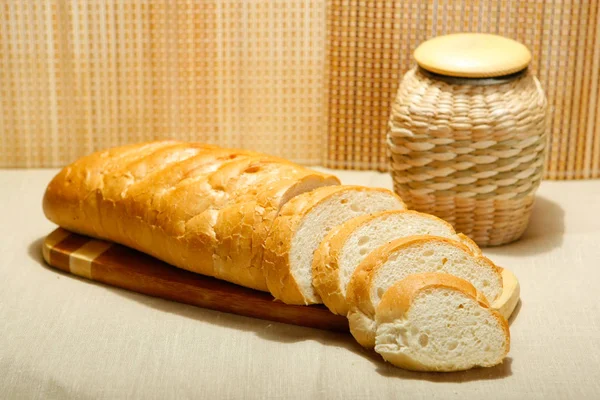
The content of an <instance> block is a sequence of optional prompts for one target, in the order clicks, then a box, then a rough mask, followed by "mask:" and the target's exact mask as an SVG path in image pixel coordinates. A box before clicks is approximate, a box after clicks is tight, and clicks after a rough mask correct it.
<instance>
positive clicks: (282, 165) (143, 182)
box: [44, 141, 331, 290]
mask: <svg viewBox="0 0 600 400" xmlns="http://www.w3.org/2000/svg"><path fill="white" fill-rule="evenodd" d="M263 169H264V171H265V172H261V171H262V170H263ZM279 169H280V170H281V171H279ZM279 172H280V175H279V177H280V178H282V179H283V178H285V177H288V178H289V182H292V181H294V180H296V181H300V180H301V177H306V176H314V177H315V178H321V179H327V178H331V177H330V176H328V175H325V174H321V173H318V172H314V171H310V170H307V169H306V168H303V167H300V166H297V165H294V164H292V163H290V162H288V161H285V160H282V159H278V158H276V157H271V156H267V155H262V154H259V153H254V152H251V151H245V150H236V149H220V148H217V147H215V146H211V145H204V144H188V143H181V142H174V141H164V142H152V143H144V144H138V145H131V146H124V147H121V148H116V149H110V150H106V151H103V152H98V153H94V154H92V155H90V156H87V157H84V158H82V159H80V160H78V161H76V162H75V163H73V164H71V165H70V166H67V167H66V168H64V169H63V170H62V171H61V172H59V174H58V175H57V176H56V177H55V178H54V179H53V180H52V182H50V184H49V185H48V188H47V190H46V194H45V196H44V212H45V213H46V215H47V217H48V218H49V219H50V220H52V221H53V222H55V223H57V224H59V225H61V226H63V227H64V228H66V229H69V230H72V231H75V232H78V233H82V234H85V235H89V236H94V237H99V238H103V239H108V240H111V241H115V242H118V243H122V244H125V245H127V246H129V247H132V248H135V249H138V250H140V251H143V252H146V253H148V254H151V255H153V256H155V257H157V258H160V259H163V260H165V261H167V262H169V263H171V264H173V265H176V266H178V267H181V268H184V269H188V270H190V271H193V272H199V273H203V274H206V275H213V276H214V274H215V270H214V268H213V256H214V255H215V252H216V250H217V237H216V234H215V225H216V224H217V223H219V218H218V217H219V212H218V211H219V210H220V209H222V208H223V207H225V206H227V205H231V204H235V203H236V202H238V200H241V202H240V204H244V201H245V200H247V199H249V198H252V196H254V197H256V194H257V193H260V192H261V191H263V189H264V188H265V187H266V186H265V184H266V183H267V182H272V181H274V180H275V179H276V177H277V176H278V173H279ZM259 176H260V178H259ZM267 176H268V177H269V178H268V179H267V178H265V177H267ZM289 186H293V183H290V184H289ZM244 199H245V200H244ZM275 202H276V201H275ZM241 245H242V244H240V245H239V246H241ZM224 246H225V247H224V249H225V250H224V251H227V249H230V247H227V246H229V244H228V243H224ZM239 246H236V248H239ZM232 250H234V249H232ZM259 270H260V268H259ZM233 276H235V277H236V283H239V284H242V285H247V286H250V287H255V286H256V285H255V284H254V281H253V279H254V277H255V276H258V275H256V274H247V275H245V277H243V278H242V279H237V275H233ZM231 277H232V275H231V274H230V275H228V276H227V277H226V278H230V279H232V278H231ZM244 279H247V280H246V281H244ZM262 289H263V290H264V287H263V288H262Z"/></svg>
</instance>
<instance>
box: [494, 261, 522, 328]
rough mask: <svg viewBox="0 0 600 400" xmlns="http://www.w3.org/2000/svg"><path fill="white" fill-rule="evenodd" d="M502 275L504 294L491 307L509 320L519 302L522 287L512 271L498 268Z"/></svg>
mask: <svg viewBox="0 0 600 400" xmlns="http://www.w3.org/2000/svg"><path fill="white" fill-rule="evenodd" d="M498 268H499V269H500V273H501V274H502V294H501V295H500V296H499V297H498V298H497V299H496V300H494V302H493V303H492V305H491V307H492V308H493V309H494V310H497V311H498V312H499V313H500V315H502V316H503V317H504V318H506V319H509V318H510V316H511V315H512V313H513V311H514V310H515V308H516V307H517V303H518V302H519V296H520V294H521V285H520V284H519V281H518V280H517V277H516V276H515V274H513V273H512V271H510V270H508V269H506V268H502V267H498Z"/></svg>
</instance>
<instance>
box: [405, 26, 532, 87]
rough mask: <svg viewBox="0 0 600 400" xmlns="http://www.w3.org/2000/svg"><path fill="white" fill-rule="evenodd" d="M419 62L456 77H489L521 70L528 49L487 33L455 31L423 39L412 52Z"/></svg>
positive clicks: (524, 64)
mask: <svg viewBox="0 0 600 400" xmlns="http://www.w3.org/2000/svg"><path fill="white" fill-rule="evenodd" d="M414 57H415V60H416V61H417V64H419V66H420V67H421V68H423V69H425V70H427V71H430V72H434V73H436V74H441V75H447V76H455V77H460V78H492V77H498V76H503V75H509V74H512V73H515V72H518V71H521V70H523V69H525V68H527V66H528V65H529V62H530V61H531V52H530V51H529V49H527V47H525V46H524V45H523V44H521V43H519V42H517V41H515V40H512V39H508V38H505V37H503V36H498V35H491V34H487V33H456V34H452V35H445V36H438V37H435V38H433V39H430V40H427V41H426V42H423V43H422V44H421V45H420V46H419V47H417V49H416V50H415V53H414Z"/></svg>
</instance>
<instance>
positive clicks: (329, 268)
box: [312, 210, 481, 315]
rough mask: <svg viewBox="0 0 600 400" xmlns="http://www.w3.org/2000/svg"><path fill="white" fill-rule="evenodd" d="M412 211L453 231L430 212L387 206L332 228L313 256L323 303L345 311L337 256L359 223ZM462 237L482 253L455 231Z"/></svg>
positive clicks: (346, 311) (462, 238)
mask: <svg viewBox="0 0 600 400" xmlns="http://www.w3.org/2000/svg"><path fill="white" fill-rule="evenodd" d="M399 213H402V214H409V215H410V214H413V215H418V216H421V217H427V218H430V219H432V220H435V221H436V222H438V223H440V224H443V225H446V226H447V227H448V230H449V231H452V232H454V228H452V225H450V224H449V223H448V222H446V221H444V220H442V219H440V218H438V217H435V216H433V215H429V214H423V213H419V212H417V211H411V210H390V211H382V212H379V213H375V214H369V215H363V216H360V217H356V218H353V219H351V220H349V221H347V222H346V223H344V224H342V225H340V226H339V227H338V228H337V229H334V230H332V231H331V232H330V233H329V234H328V235H327V236H326V237H325V239H324V240H323V241H322V242H321V244H320V246H319V248H318V249H317V251H316V252H315V257H314V260H313V266H312V268H313V285H314V287H315V290H316V291H317V293H318V294H319V296H320V297H321V299H322V300H323V303H324V304H325V305H326V306H327V308H329V310H330V311H331V312H333V313H334V314H338V315H347V314H348V311H349V309H348V303H347V301H346V295H345V293H343V291H342V288H341V283H340V264H339V263H340V261H341V260H340V258H341V252H342V249H343V248H344V245H345V244H346V241H347V240H348V239H349V238H350V236H351V235H352V234H353V233H354V232H355V231H356V230H357V229H359V228H360V227H362V226H364V225H367V224H369V223H371V222H372V221H374V220H379V219H381V218H386V217H388V216H391V215H394V214H399ZM458 236H459V237H460V238H461V240H464V241H466V242H467V244H468V245H470V244H472V245H474V251H476V252H477V253H476V254H481V250H479V248H478V247H477V245H475V244H474V242H472V241H471V239H469V238H467V237H466V236H464V235H458Z"/></svg>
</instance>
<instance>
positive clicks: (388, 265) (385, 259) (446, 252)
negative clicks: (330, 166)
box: [346, 236, 502, 348]
mask: <svg viewBox="0 0 600 400" xmlns="http://www.w3.org/2000/svg"><path fill="white" fill-rule="evenodd" d="M424 272H438V273H439V272H442V273H449V274H452V275H455V276H457V277H459V278H463V279H465V280H467V281H469V282H470V283H471V284H472V285H473V286H475V287H476V288H477V289H478V290H480V291H481V292H482V293H483V294H484V295H485V296H486V298H487V299H488V301H490V302H493V301H494V300H496V298H498V297H499V296H500V294H501V293H502V276H501V273H500V270H499V268H498V267H496V266H495V265H494V264H493V263H492V262H491V261H490V260H488V259H487V258H485V257H483V256H480V255H474V254H473V253H472V252H471V251H470V250H469V249H468V248H467V247H466V246H464V245H463V244H461V243H459V242H457V241H455V240H451V239H448V238H443V237H437V236H408V237H405V238H400V239H396V240H394V241H392V242H390V243H388V244H386V245H383V246H381V247H379V248H377V249H376V250H375V251H373V252H372V253H371V254H369V255H368V256H367V258H365V259H364V261H363V262H362V263H361V264H360V265H359V266H358V268H357V269H356V270H355V271H354V274H353V275H352V278H351V279H350V283H349V284H348V288H347V294H346V300H347V302H348V307H349V312H348V320H349V323H350V332H351V333H352V335H353V336H354V337H355V338H356V340H357V341H358V342H359V343H360V344H361V345H363V346H365V347H367V348H372V347H373V346H374V345H375V310H376V308H377V306H378V304H379V302H380V301H381V297H382V296H383V294H384V293H385V291H386V290H387V289H388V288H389V287H390V286H391V285H393V284H394V283H395V282H397V281H399V280H401V279H404V278H405V277H407V276H409V275H412V274H418V273H424Z"/></svg>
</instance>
